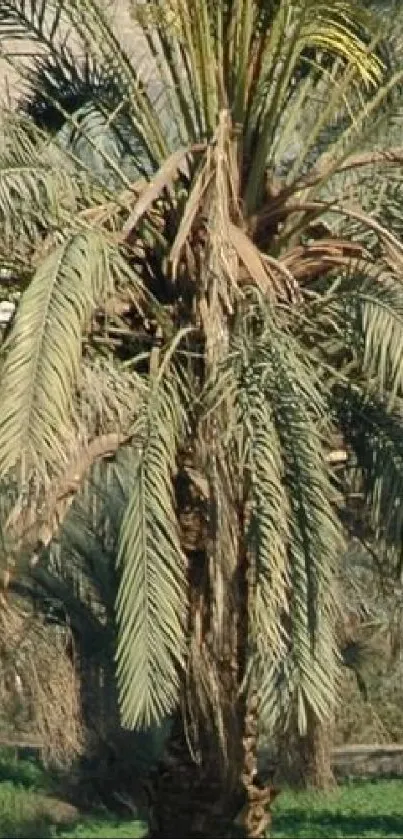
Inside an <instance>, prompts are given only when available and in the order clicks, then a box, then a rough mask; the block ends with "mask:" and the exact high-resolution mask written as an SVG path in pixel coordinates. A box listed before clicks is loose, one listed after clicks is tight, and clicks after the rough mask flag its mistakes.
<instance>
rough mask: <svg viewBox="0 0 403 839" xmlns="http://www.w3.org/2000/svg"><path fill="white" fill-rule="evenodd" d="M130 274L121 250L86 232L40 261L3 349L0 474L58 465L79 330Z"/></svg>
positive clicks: (68, 417) (75, 375)
mask: <svg viewBox="0 0 403 839" xmlns="http://www.w3.org/2000/svg"><path fill="white" fill-rule="evenodd" d="M127 274H128V268H127V267H126V265H125V263H124V261H123V260H122V258H121V257H120V255H119V253H118V252H117V251H115V250H114V249H113V248H111V247H110V246H109V245H108V244H107V242H106V240H105V239H104V238H103V237H102V235H101V234H99V233H97V232H95V231H91V230H83V231H82V232H79V233H75V234H72V235H71V236H70V237H68V238H67V239H66V240H65V241H64V242H62V243H61V244H60V245H58V246H57V247H54V248H53V249H52V250H51V251H50V252H49V254H48V255H47V256H45V258H44V259H43V260H42V261H41V262H40V264H39V265H38V267H37V270H36V272H35V275H34V277H33V279H32V281H31V283H30V285H29V287H28V289H27V290H26V291H25V292H24V294H23V296H22V298H21V301H20V304H19V307H18V311H17V313H16V316H15V319H14V323H13V326H12V329H11V332H10V334H9V336H8V340H7V342H6V345H5V346H4V347H3V363H2V368H1V377H2V403H1V408H0V429H1V430H0V438H1V442H0V471H1V472H2V474H4V473H5V472H7V471H9V470H10V469H11V468H13V467H15V466H16V465H23V464H25V465H27V466H28V468H29V467H31V466H35V467H39V466H41V467H42V468H43V467H44V466H45V467H55V468H57V467H58V466H59V465H60V464H61V463H63V460H64V456H65V448H64V447H65V444H66V442H67V439H68V435H69V428H70V427H71V417H72V410H73V397H74V389H75V387H76V386H77V384H78V377H79V368H80V359H81V353H82V338H83V333H84V332H85V331H86V329H87V328H88V326H89V319H90V317H91V314H92V312H93V310H94V308H95V306H96V304H97V303H99V302H101V301H102V300H105V299H106V298H107V297H108V296H109V295H111V293H112V292H113V289H114V284H115V282H116V280H117V279H118V278H119V277H120V278H121V276H122V275H126V276H127Z"/></svg>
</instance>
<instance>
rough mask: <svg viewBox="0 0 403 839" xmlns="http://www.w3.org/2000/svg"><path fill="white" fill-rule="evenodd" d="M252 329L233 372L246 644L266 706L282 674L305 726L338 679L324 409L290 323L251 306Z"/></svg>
mask: <svg viewBox="0 0 403 839" xmlns="http://www.w3.org/2000/svg"><path fill="white" fill-rule="evenodd" d="M253 312H254V314H253ZM249 323H250V326H249V327H248V319H247V320H246V326H244V327H243V329H242V330H241V334H240V335H239V337H238V338H236V337H235V338H234V345H233V353H234V354H233V356H232V357H231V361H230V363H231V365H232V369H233V371H234V372H233V376H232V381H233V385H232V393H233V396H232V398H233V399H234V400H235V404H236V405H237V415H238V416H239V431H238V435H242V437H241V438H243V440H244V443H243V449H242V457H241V464H242V466H241V468H242V470H243V473H244V474H246V475H247V487H248V494H247V507H246V509H247V510H248V520H249V529H248V543H247V544H248V550H249V551H250V555H251V559H252V570H251V574H252V579H253V584H252V591H253V594H252V602H251V604H250V606H249V609H250V614H251V616H252V619H251V641H250V642H251V644H252V649H254V650H256V651H257V652H258V653H259V655H258V659H257V666H258V672H259V674H260V675H259V678H261V679H262V680H263V681H262V685H263V687H262V702H263V706H264V705H266V710H267V709H268V708H269V707H271V703H272V702H273V703H274V704H275V687H274V686H275V685H276V684H277V683H278V678H279V677H280V675H279V674H280V673H283V672H284V668H285V669H286V670H287V672H289V674H291V675H290V679H291V682H292V684H291V683H289V684H288V690H289V696H290V697H291V695H294V697H295V696H298V702H299V707H300V721H301V726H302V727H303V725H304V719H305V716H306V712H307V708H308V707H310V708H311V709H312V710H313V711H314V712H315V714H316V715H318V716H319V717H324V716H326V714H327V713H328V712H329V710H330V705H331V702H332V701H333V697H334V688H335V679H336V673H337V653H336V649H335V645H334V641H333V637H334V636H333V623H334V619H335V611H334V609H335V604H334V599H333V593H332V582H333V578H334V573H335V569H336V567H337V560H338V555H339V552H340V550H341V546H342V544H343V540H342V534H341V528H340V525H339V523H338V520H337V515H336V510H335V507H334V500H335V499H334V492H333V490H332V487H331V483H330V475H329V474H328V472H327V468H326V463H325V454H324V438H325V437H326V427H327V420H326V413H327V405H326V400H325V398H324V391H323V388H322V385H321V383H320V381H319V380H318V379H317V377H316V375H315V372H314V371H313V369H312V368H311V363H310V361H309V359H307V358H306V357H305V356H303V355H302V354H301V351H300V349H299V348H298V345H297V344H296V342H295V341H294V339H293V338H292V337H291V335H290V334H289V333H288V331H287V328H284V324H282V325H281V326H280V324H276V322H275V320H273V315H272V314H270V310H268V309H267V307H266V306H265V305H263V306H262V307H260V305H259V306H258V307H256V308H254V307H252V310H251V319H250V322H249ZM259 323H260V326H259ZM227 363H228V362H227ZM224 369H225V365H224ZM227 379H228V374H227ZM230 381H231V377H230ZM234 382H236V385H235V383H234ZM241 429H242V431H241ZM325 661H326V665H325V664H324V662H325ZM287 662H288V663H287ZM266 664H267V669H266ZM276 674H277V675H276Z"/></svg>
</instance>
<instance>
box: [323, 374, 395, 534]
mask: <svg viewBox="0 0 403 839" xmlns="http://www.w3.org/2000/svg"><path fill="white" fill-rule="evenodd" d="M335 407H336V409H337V412H338V418H339V423H340V427H341V428H342V430H343V434H344V436H345V439H346V442H347V444H348V446H349V447H350V448H351V452H352V456H351V467H352V468H353V469H354V471H355V473H356V474H357V477H358V478H359V483H358V486H359V489H360V491H361V492H362V493H363V502H364V504H365V505H367V507H368V509H369V512H370V518H371V523H372V527H373V529H374V533H375V534H376V535H377V537H378V538H379V539H384V540H386V542H387V543H389V544H391V545H395V546H396V547H397V548H398V549H400V546H401V539H402V528H403V507H402V498H403V442H402V440H403V437H402V428H403V414H402V407H401V400H398V404H397V405H396V406H395V410H394V411H393V412H392V411H390V409H389V410H388V407H387V405H386V404H385V401H382V400H381V399H380V398H379V397H377V395H375V394H372V395H371V394H368V393H366V392H365V390H364V389H360V388H358V387H354V386H351V387H350V388H343V389H339V391H338V393H337V397H336V398H335Z"/></svg>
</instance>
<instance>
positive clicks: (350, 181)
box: [0, 0, 403, 836]
mask: <svg viewBox="0 0 403 839" xmlns="http://www.w3.org/2000/svg"><path fill="white" fill-rule="evenodd" d="M133 13H134V15H135V17H136V20H137V23H138V26H139V31H140V32H141V33H142V36H143V45H144V56H139V61H138V64H135V65H133V64H131V63H130V61H129V60H128V58H127V56H126V55H125V54H124V52H123V51H122V49H121V48H120V46H119V43H118V41H117V40H116V38H115V36H114V34H113V32H112V30H111V28H110V26H109V25H108V22H107V19H106V17H105V16H104V14H103V13H102V11H101V9H100V8H99V7H98V6H97V4H96V3H95V2H93V0H81V2H78V0H77V2H76V0H67V2H66V3H64V4H63V6H62V7H61V6H60V4H58V3H57V4H56V3H55V4H54V5H53V4H52V3H46V7H45V3H43V4H35V7H34V6H33V5H32V4H31V3H28V2H26V0H18V2H17V3H16V2H15V0H13V2H10V3H8V2H3V4H2V8H1V10H0V37H1V43H2V45H3V46H2V49H3V54H5V55H6V56H7V58H8V60H9V61H10V62H11V63H12V64H13V66H14V67H16V68H17V69H18V70H19V72H20V74H21V78H22V79H23V80H24V82H25V85H26V100H25V101H26V103H28V105H27V106H26V107H28V109H29V103H30V102H32V108H31V109H30V110H31V117H30V118H25V117H21V116H17V115H15V114H11V115H6V117H5V119H4V120H3V141H2V142H3V148H2V155H1V162H0V187H1V189H0V233H1V247H0V253H1V255H2V258H3V260H4V261H5V260H6V259H7V260H8V262H9V261H10V254H11V257H12V263H13V270H14V272H15V275H16V276H17V277H18V278H19V285H20V288H21V290H22V292H23V293H22V295H21V300H20V302H19V305H18V308H17V311H16V315H15V317H14V320H13V322H12V324H11V327H10V329H9V332H8V335H7V338H6V341H5V344H4V345H3V360H2V368H1V374H0V381H1V387H2V401H1V405H0V471H1V474H2V475H3V478H5V479H6V480H7V481H8V482H9V486H10V491H9V493H8V497H7V502H8V509H7V510H6V515H5V532H4V539H5V556H6V557H7V561H8V565H9V566H10V565H12V563H13V557H14V558H15V559H17V558H18V562H19V565H20V566H21V565H23V564H24V563H23V560H24V557H25V558H26V559H27V560H28V561H29V563H30V564H31V566H32V564H34V565H36V567H37V568H40V566H41V564H42V563H43V562H45V563H46V556H47V554H46V548H47V547H48V546H49V545H50V542H51V541H52V538H53V537H54V536H55V534H56V532H57V531H58V529H59V525H60V521H61V520H62V519H63V517H64V516H65V514H66V510H67V509H68V508H69V505H70V504H71V502H72V500H73V499H74V496H75V494H76V493H77V491H78V490H79V489H80V486H81V484H82V481H83V480H84V479H85V476H86V474H87V473H88V471H89V470H90V468H91V464H92V463H93V462H94V461H96V460H97V459H98V458H102V457H109V458H110V457H113V456H114V454H115V453H116V452H117V450H118V449H120V448H121V449H122V452H124V451H126V450H127V452H128V454H127V456H128V457H129V456H130V457H133V469H132V483H131V487H130V492H129V496H128V500H127V503H126V505H125V507H124V510H123V515H122V519H121V524H120V527H119V537H118V544H117V574H118V594H117V603H116V608H117V623H118V643H117V651H116V655H117V673H118V682H119V690H120V706H121V713H122V719H123V722H124V724H125V725H127V726H128V727H136V726H149V725H150V724H152V723H155V722H160V721H162V720H164V719H166V718H167V717H169V716H171V715H172V716H174V717H175V723H176V725H174V726H173V735H172V737H171V748H170V751H169V754H168V755H167V760H168V767H169V768H168V771H166V772H161V773H160V774H159V777H158V779H157V782H156V789H155V795H156V800H155V816H156V819H157V823H156V825H155V829H154V832H155V833H156V834H159V835H161V836H171V835H175V836H181V835H183V836H190V835H194V836H195V835H203V836H207V835H209V834H210V835H217V833H220V835H224V833H225V832H226V831H228V830H230V829H231V830H235V823H236V824H237V825H238V829H239V830H240V831H242V834H243V835H247V836H260V835H263V832H264V830H265V827H266V826H267V822H268V815H267V813H266V812H265V807H266V805H267V804H268V803H269V802H270V798H271V794H272V792H271V787H270V784H268V785H265V784H261V783H260V782H259V780H258V778H257V777H256V743H257V722H258V715H259V709H260V711H261V713H262V714H263V715H265V716H266V717H269V718H270V719H271V721H272V723H273V722H275V720H276V719H277V718H278V713H279V708H280V709H281V711H282V713H283V712H284V718H285V719H286V720H287V718H290V713H293V712H294V710H295V709H297V719H298V726H299V729H300V730H301V731H302V732H303V731H304V730H306V727H307V722H308V720H309V719H310V718H311V717H312V716H313V717H314V718H315V719H316V718H320V719H326V717H327V716H328V715H329V713H331V711H332V708H333V705H334V698H335V690H336V686H337V680H338V671H339V665H338V655H337V647H336V635H335V627H336V620H337V602H336V601H335V596H334V580H335V574H336V570H337V567H338V559H339V555H340V552H341V551H342V547H343V528H342V524H341V521H340V517H339V515H338V508H339V506H340V504H341V503H342V496H341V487H340V483H339V480H338V478H337V475H336V474H335V473H334V471H333V467H332V460H333V456H332V452H333V449H334V444H335V443H337V446H339V442H340V436H339V435H340V432H341V433H342V440H343V441H344V438H345V439H346V440H347V442H348V446H349V450H350V449H351V451H353V452H354V456H355V458H356V466H357V470H358V471H359V472H360V473H361V474H363V475H365V483H364V486H365V493H366V497H367V499H368V503H369V509H370V511H371V515H372V517H373V520H374V523H376V526H377V527H378V528H379V529H382V530H383V531H384V535H385V538H388V539H390V540H392V539H394V538H395V537H396V534H397V533H398V530H399V528H398V520H399V512H398V510H399V505H400V501H399V499H400V495H398V494H397V492H396V490H397V489H398V488H399V486H400V483H399V482H400V479H401V470H400V460H399V455H398V447H397V448H396V435H394V436H393V435H392V433H391V432H392V425H393V428H396V429H397V428H399V426H400V410H401V409H400V399H401V390H402V383H401V369H402V364H401V361H402V347H403V330H402V318H401V312H402V300H403V298H402V291H401V283H400V267H401V260H402V248H401V245H400V242H399V239H398V238H397V237H396V236H395V235H394V232H393V223H394V222H393V219H394V213H397V209H396V205H393V204H391V203H390V201H389V195H388V190H386V197H385V195H384V194H383V193H380V194H379V195H378V196H377V202H376V206H375V207H373V205H372V199H370V200H369V206H367V204H366V199H365V183H368V182H369V179H370V181H371V183H372V184H373V182H374V179H375V178H376V176H377V173H378V172H382V173H390V172H393V177H394V178H396V181H397V183H398V182H399V173H400V172H401V162H402V159H403V153H402V150H401V149H400V148H399V147H396V146H394V147H391V146H390V139H391V138H392V137H393V119H394V115H395V114H396V113H398V110H399V107H400V82H401V78H402V74H403V70H402V69H401V67H400V66H397V67H396V66H395V63H394V62H392V63H390V62H388V61H386V60H383V59H382V49H381V37H382V33H380V31H379V30H380V27H379V21H377V20H376V19H375V18H373V16H372V15H371V14H370V13H367V12H366V11H365V10H362V9H361V8H360V7H359V5H358V4H357V3H349V2H345V0H337V2H335V0H333V2H332V3H326V2H323V3H321V4H320V14H318V4H317V2H316V0H315V2H314V1H313V0H304V2H302V3H301V2H298V3H294V2H292V1H291V2H290V0H287V2H286V1H285V0H279V2H274V3H267V2H263V0H233V2H227V0H225V2H224V0H219V2H217V0H216V2H214V3H212V2H211V3H210V2H208V0H200V1H199V2H197V3H194V2H192V3H190V2H188V0H175V2H174V0H172V2H170V3H167V2H164V3H162V2H161V3H160V2H158V0H155V2H153V3H148V4H147V5H146V6H144V5H139V6H135V7H134V10H133ZM69 35H70V38H71V42H70V43H71V44H72V45H73V44H74V50H75V52H74V51H73V46H72V47H71V51H70V47H69V40H68V38H69ZM20 37H24V39H26V38H27V37H28V38H29V37H30V38H31V39H32V40H33V42H34V43H36V45H37V46H38V47H40V49H39V50H37V51H36V52H37V53H38V52H39V56H38V57H37V58H36V59H32V58H30V57H28V59H27V58H26V50H25V47H24V48H23V50H21V51H20V53H19V52H18V39H19V38H20ZM9 39H13V40H9ZM80 42H81V44H82V45H83V52H85V49H84V47H85V48H86V50H87V52H88V45H89V51H90V54H91V59H87V60H86V61H84V62H83V65H82V69H81V76H82V77H83V78H84V80H87V78H88V75H90V76H91V78H97V79H98V80H99V79H100V78H101V79H102V83H97V86H96V95H95V96H94V98H93V99H91V98H90V99H87V98H86V97H85V99H84V100H83V99H82V98H80V97H78V98H77V100H76V102H75V103H73V104H72V100H71V98H70V99H69V97H67V98H68V102H67V103H66V98H65V96H64V94H63V95H62V96H60V97H59V96H58V95H57V92H58V91H61V92H62V93H63V91H65V89H66V87H65V86H64V85H63V80H66V79H67V82H68V83H71V78H72V66H74V65H76V66H80V62H79V59H78V58H77V49H78V53H79V47H77V44H80ZM15 44H17V47H16V46H15ZM73 56H75V57H73ZM32 61H34V66H32ZM49 62H50V64H49ZM95 67H97V68H98V69H97V70H96V72H95V70H94V68H95ZM35 68H36V69H35ZM49 68H50V69H49ZM94 73H95V76H94ZM78 75H80V72H79V73H78ZM44 78H46V79H47V83H46V84H44ZM67 87H68V85H67ZM90 87H91V85H90ZM40 89H41V90H42V95H43V97H44V99H43V101H44V106H46V107H47V108H48V113H49V108H53V112H52V113H53V117H52V119H53V122H52V125H51V131H50V132H49V131H48V130H47V128H48V124H47V120H46V118H45V117H44V111H43V109H42V111H41V109H40V107H39V105H40V100H39V98H38V91H39V90H40ZM87 89H88V88H87ZM38 108H39V110H38ZM57 114H59V115H60V117H61V119H60V120H59V121H57V120H55V116H56V115H57ZM32 117H34V118H35V119H36V121H37V123H38V122H40V126H39V127H38V125H37V124H36V123H35V121H34V120H33V119H32ZM386 124H388V125H389V126H392V127H391V129H390V134H389V135H388V138H387V139H385V131H384V128H385V125H386ZM100 126H102V131H101V132H100V131H99V129H100ZM44 128H45V130H43V129H44ZM382 177H384V174H382ZM387 183H388V184H389V181H388V182H387ZM364 199H365V200H364ZM385 205H387V206H388V224H387V226H386V225H385V223H383V217H382V213H383V211H384V209H385ZM369 411H372V412H373V413H372V416H373V417H374V418H375V416H376V417H377V419H376V423H375V424H374V426H373V433H372V434H371V435H369V434H367V435H362V434H360V433H356V429H358V428H361V425H360V422H361V420H362V418H363V417H366V416H368V412H369ZM343 444H344V443H343ZM398 445H399V442H398ZM379 447H381V448H379ZM381 451H382V456H381V454H380V452H381ZM385 451H387V456H384V453H385ZM5 507H6V508H7V504H5ZM385 509H387V510H389V511H390V512H391V515H390V516H386V517H385V515H384V511H385ZM392 513H393V514H392ZM179 709H180V713H179ZM174 750H176V753H175V754H174V753H173V751H174ZM185 785H186V787H187V788H188V789H187V793H186V794H184V786H185ZM185 803H187V805H188V806H185ZM230 826H232V827H230Z"/></svg>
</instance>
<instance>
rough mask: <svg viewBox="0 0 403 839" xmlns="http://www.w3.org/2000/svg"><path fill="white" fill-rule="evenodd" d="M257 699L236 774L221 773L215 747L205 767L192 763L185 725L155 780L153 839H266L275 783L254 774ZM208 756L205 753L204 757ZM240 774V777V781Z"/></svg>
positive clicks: (249, 706)
mask: <svg viewBox="0 0 403 839" xmlns="http://www.w3.org/2000/svg"><path fill="white" fill-rule="evenodd" d="M254 703H255V700H254V699H252V700H251V701H250V702H248V703H247V709H246V714H245V720H244V723H245V724H244V736H243V737H242V738H241V741H240V743H239V746H240V751H239V754H240V761H239V765H238V770H237V772H234V771H233V770H234V768H233V767H231V770H232V771H231V772H229V773H228V774H227V775H225V774H223V773H222V771H221V769H220V766H221V760H220V755H219V754H218V744H217V745H216V750H217V753H216V759H214V753H213V751H210V754H209V757H208V758H207V757H206V759H205V761H204V762H203V763H202V764H198V763H197V762H195V760H193V759H192V756H191V754H190V750H189V746H188V743H187V740H186V736H185V732H184V730H183V726H182V724H181V721H180V720H179V719H178V724H177V727H176V730H175V732H174V735H173V737H172V739H171V743H170V748H169V750H168V753H167V756H166V759H165V761H164V762H163V763H161V764H160V766H159V768H158V771H157V773H156V775H155V777H154V779H153V785H152V786H153V796H152V797H153V803H152V808H151V810H152V812H151V820H150V821H151V825H150V836H151V837H152V839H174V837H175V839H188V837H189V839H202V837H205V839H210V838H211V839H213V837H214V839H218V838H219V837H220V839H225V837H227V838H228V839H230V837H231V839H232V838H233V839H235V837H239V839H240V838H241V837H245V839H263V837H266V836H268V829H269V827H270V820H271V818H270V803H271V801H272V800H273V798H274V797H275V794H276V792H275V790H274V789H273V787H272V786H271V784H267V785H264V784H263V783H262V782H261V781H260V780H259V778H258V776H257V773H256V734H257V726H256V713H255V704H254ZM205 754H207V751H206V752H205ZM236 775H237V777H236Z"/></svg>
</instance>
